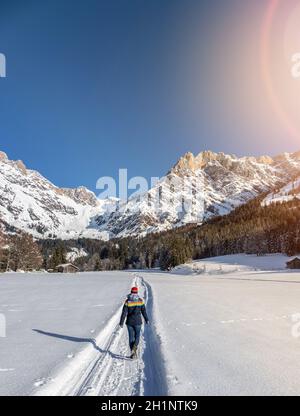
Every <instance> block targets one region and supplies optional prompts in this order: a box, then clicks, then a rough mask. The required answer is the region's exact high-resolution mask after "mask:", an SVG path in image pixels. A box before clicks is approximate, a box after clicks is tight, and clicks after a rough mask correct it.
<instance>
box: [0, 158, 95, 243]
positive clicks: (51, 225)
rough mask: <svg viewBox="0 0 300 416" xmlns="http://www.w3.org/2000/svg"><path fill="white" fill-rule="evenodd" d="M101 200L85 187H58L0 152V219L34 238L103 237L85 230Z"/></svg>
mask: <svg viewBox="0 0 300 416" xmlns="http://www.w3.org/2000/svg"><path fill="white" fill-rule="evenodd" d="M102 205H103V203H102V202H101V201H99V200H97V198H96V197H95V195H94V194H93V193H92V192H90V191H88V190H87V189H85V188H83V187H81V188H78V189H60V188H58V187H56V186H54V185H53V184H52V183H51V182H49V181H48V180H47V179H45V178H44V177H43V176H42V175H40V174H39V173H38V172H36V171H33V170H29V169H26V167H25V165H24V164H23V163H22V162H21V161H10V160H9V159H8V158H7V156H6V154H5V153H3V152H1V153H0V218H1V220H2V221H3V222H4V223H5V224H6V225H8V226H10V227H13V228H16V229H20V230H23V231H26V232H29V233H31V234H33V235H34V236H35V237H37V238H45V237H58V238H63V239H69V238H70V239H71V238H76V237H79V236H87V237H91V238H100V237H103V233H99V231H98V230H95V229H89V224H90V218H91V217H92V216H93V215H95V214H96V213H99V212H101V209H102Z"/></svg>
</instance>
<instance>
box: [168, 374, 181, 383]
mask: <svg viewBox="0 0 300 416" xmlns="http://www.w3.org/2000/svg"><path fill="white" fill-rule="evenodd" d="M167 378H168V379H169V380H170V382H171V383H172V384H174V385H176V384H179V380H178V378H177V376H173V375H168V376H167Z"/></svg>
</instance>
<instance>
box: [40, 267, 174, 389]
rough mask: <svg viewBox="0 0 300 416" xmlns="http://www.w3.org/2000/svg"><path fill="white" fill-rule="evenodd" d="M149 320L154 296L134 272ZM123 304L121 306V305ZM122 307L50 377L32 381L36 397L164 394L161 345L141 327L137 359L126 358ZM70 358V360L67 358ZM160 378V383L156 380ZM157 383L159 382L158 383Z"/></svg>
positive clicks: (126, 347) (152, 333) (147, 329)
mask: <svg viewBox="0 0 300 416" xmlns="http://www.w3.org/2000/svg"><path fill="white" fill-rule="evenodd" d="M134 276H135V277H134V282H133V284H134V285H135V286H138V287H139V289H140V293H141V294H143V297H144V300H145V303H146V305H147V313H148V315H149V317H150V321H151V322H152V308H153V298H152V292H151V288H150V286H149V285H148V284H147V283H146V282H145V281H144V279H143V278H142V277H140V276H138V275H137V274H135V275H134ZM143 292H144V293H143ZM122 307H123V305H122ZM122 307H121V308H119V309H118V311H117V312H116V313H115V314H114V315H113V316H112V318H111V319H110V320H109V322H108V323H107V325H106V327H105V328H104V329H103V330H102V331H101V332H100V333H99V334H98V336H97V338H96V339H93V340H91V345H89V346H88V347H87V348H85V349H84V350H83V351H81V352H79V353H78V354H77V355H75V356H72V357H69V360H68V363H67V364H65V365H64V366H63V368H62V369H61V370H60V371H59V372H58V373H57V374H56V376H53V377H46V378H43V379H38V380H36V381H35V383H34V387H35V391H34V392H33V394H34V395H36V396H140V395H149V394H151V395H156V396H159V395H164V394H166V393H167V384H166V382H165V372H164V369H163V361H162V358H161V352H160V346H159V344H158V343H157V337H156V334H155V332H154V329H153V327H152V326H148V327H147V328H146V330H145V326H143V329H142V334H141V341H140V346H139V351H138V358H137V359H135V360H132V359H130V357H129V354H130V353H129V346H128V335H127V329H126V327H125V328H124V329H123V330H121V329H119V324H118V323H119V319H120V314H121V310H122ZM70 358H71V361H70ZM157 380H160V383H157ZM158 384H159V385H158Z"/></svg>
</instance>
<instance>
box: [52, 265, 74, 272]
mask: <svg viewBox="0 0 300 416" xmlns="http://www.w3.org/2000/svg"><path fill="white" fill-rule="evenodd" d="M55 271H56V272H58V273H77V272H79V268H78V267H77V266H75V265H74V264H72V263H66V264H59V265H58V266H56V267H55Z"/></svg>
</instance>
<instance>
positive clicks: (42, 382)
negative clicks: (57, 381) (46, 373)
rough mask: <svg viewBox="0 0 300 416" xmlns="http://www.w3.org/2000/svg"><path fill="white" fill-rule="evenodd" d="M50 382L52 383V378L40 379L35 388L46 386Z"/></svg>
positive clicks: (35, 383)
mask: <svg viewBox="0 0 300 416" xmlns="http://www.w3.org/2000/svg"><path fill="white" fill-rule="evenodd" d="M49 381H52V378H40V379H38V380H36V381H35V382H34V386H35V387H41V386H44V385H45V384H46V383H48V382H49Z"/></svg>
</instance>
